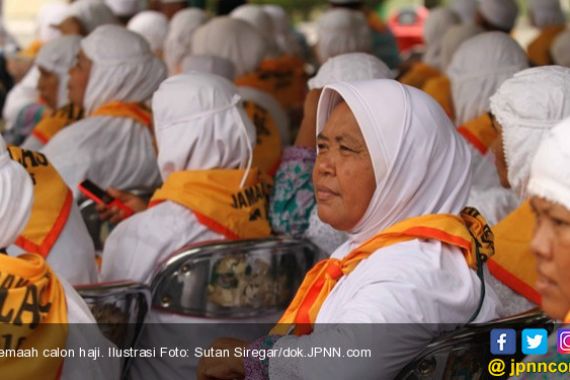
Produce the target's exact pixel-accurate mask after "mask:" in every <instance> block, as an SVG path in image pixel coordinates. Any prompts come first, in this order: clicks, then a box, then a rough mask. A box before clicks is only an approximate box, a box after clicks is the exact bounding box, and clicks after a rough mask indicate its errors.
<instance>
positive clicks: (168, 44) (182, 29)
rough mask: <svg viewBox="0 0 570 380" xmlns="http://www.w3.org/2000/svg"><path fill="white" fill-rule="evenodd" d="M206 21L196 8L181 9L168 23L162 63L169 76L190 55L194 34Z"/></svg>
mask: <svg viewBox="0 0 570 380" xmlns="http://www.w3.org/2000/svg"><path fill="white" fill-rule="evenodd" d="M206 21H208V14H207V13H206V12H204V11H203V10H201V9H198V8H188V9H183V10H181V11H179V12H177V13H176V14H175V15H174V17H173V18H172V20H171V21H170V29H169V30H168V35H167V37H166V41H165V43H164V61H165V62H166V66H168V72H169V73H170V74H171V75H173V74H175V73H176V72H177V71H178V69H179V67H178V65H180V62H181V61H182V58H184V57H185V56H187V55H189V54H190V53H191V50H192V38H193V35H194V32H195V31H196V30H197V29H198V28H199V27H200V26H201V25H202V24H204V23H205V22H206Z"/></svg>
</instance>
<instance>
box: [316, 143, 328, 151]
mask: <svg viewBox="0 0 570 380" xmlns="http://www.w3.org/2000/svg"><path fill="white" fill-rule="evenodd" d="M326 148H327V145H326V144H317V149H318V150H324V149H326Z"/></svg>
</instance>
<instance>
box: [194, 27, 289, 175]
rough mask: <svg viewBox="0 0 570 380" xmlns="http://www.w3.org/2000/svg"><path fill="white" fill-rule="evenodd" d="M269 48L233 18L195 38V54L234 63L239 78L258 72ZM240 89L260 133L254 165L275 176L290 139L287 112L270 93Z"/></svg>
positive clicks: (199, 31) (258, 35)
mask: <svg viewBox="0 0 570 380" xmlns="http://www.w3.org/2000/svg"><path fill="white" fill-rule="evenodd" d="M267 49H268V45H267V42H266V39H265V38H264V36H262V35H261V34H260V33H259V32H258V31H257V30H256V29H255V28H254V27H253V26H251V25H249V24H248V23H246V22H245V21H242V20H237V19H233V18H230V17H218V18H215V19H213V20H211V21H210V22H208V23H206V24H205V25H204V26H202V27H201V28H199V29H198V30H197V31H196V32H195V33H194V37H193V39H192V54H194V55H208V56H217V57H221V58H224V59H227V60H229V61H231V62H232V63H233V64H234V67H235V74H236V77H240V76H242V75H244V74H247V73H250V72H253V71H255V69H256V68H257V67H258V66H259V64H260V63H261V62H262V60H263V58H264V57H265V56H266V55H267V53H268V50H267ZM238 86H239V93H240V96H241V97H242V98H243V99H244V100H245V109H246V112H247V114H248V115H249V117H250V119H251V121H252V122H253V123H254V125H255V128H256V132H257V144H256V148H255V150H254V152H253V163H254V165H255V166H256V167H258V168H259V169H261V170H262V171H263V172H265V173H266V174H269V175H271V176H272V175H274V174H275V171H276V170H277V167H278V166H279V162H280V160H281V153H282V150H283V148H282V145H283V144H286V143H287V142H288V140H289V120H288V116H287V113H286V112H285V110H284V109H283V107H281V105H280V104H279V103H278V102H277V101H276V100H275V99H274V98H273V96H272V95H271V94H270V93H267V92H264V91H261V90H259V89H257V88H254V87H251V86H249V85H246V86H240V85H239V84H238Z"/></svg>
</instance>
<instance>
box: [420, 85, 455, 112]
mask: <svg viewBox="0 0 570 380" xmlns="http://www.w3.org/2000/svg"><path fill="white" fill-rule="evenodd" d="M423 90H424V92H426V93H427V94H429V95H431V97H432V98H434V99H435V101H436V102H438V103H439V105H440V106H441V107H442V108H443V110H444V111H445V113H446V114H447V116H449V118H450V119H451V120H454V119H455V107H454V106H453V95H452V94H451V81H450V80H449V78H448V77H447V76H446V75H440V76H437V77H435V78H431V79H429V80H428V81H427V82H426V84H425V85H424V87H423Z"/></svg>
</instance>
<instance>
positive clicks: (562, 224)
mask: <svg viewBox="0 0 570 380" xmlns="http://www.w3.org/2000/svg"><path fill="white" fill-rule="evenodd" d="M552 223H553V224H554V225H555V226H556V227H566V226H568V225H570V223H568V222H566V221H565V220H562V219H558V218H552Z"/></svg>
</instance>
